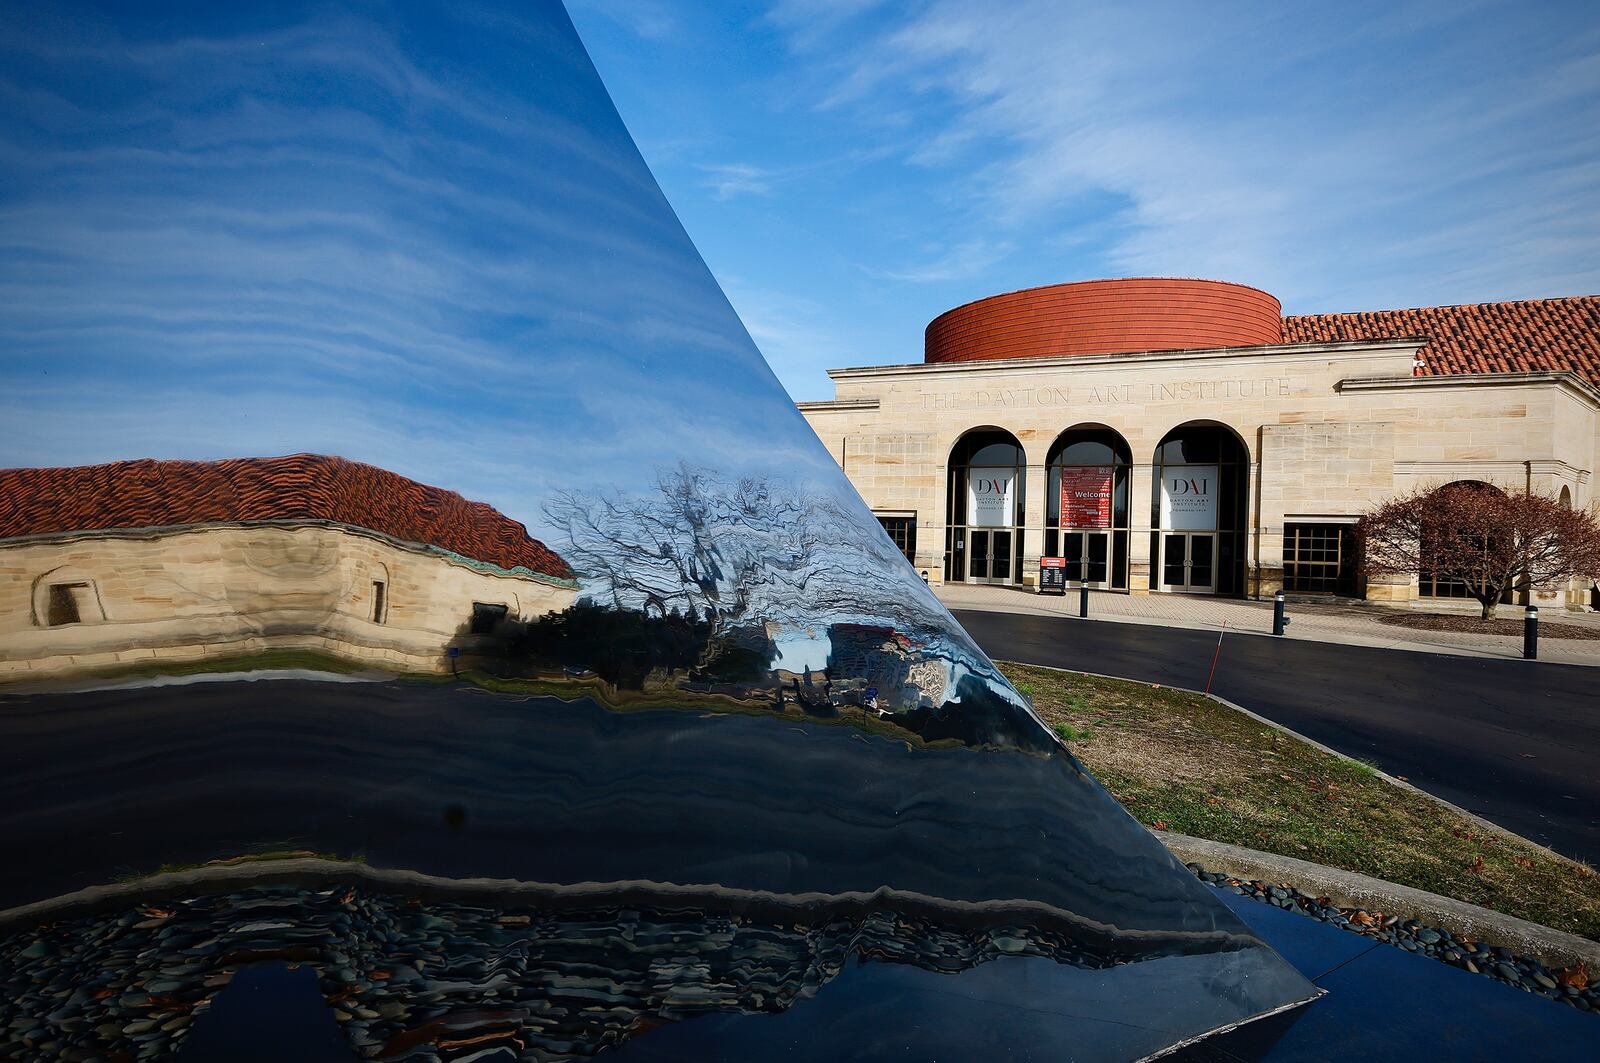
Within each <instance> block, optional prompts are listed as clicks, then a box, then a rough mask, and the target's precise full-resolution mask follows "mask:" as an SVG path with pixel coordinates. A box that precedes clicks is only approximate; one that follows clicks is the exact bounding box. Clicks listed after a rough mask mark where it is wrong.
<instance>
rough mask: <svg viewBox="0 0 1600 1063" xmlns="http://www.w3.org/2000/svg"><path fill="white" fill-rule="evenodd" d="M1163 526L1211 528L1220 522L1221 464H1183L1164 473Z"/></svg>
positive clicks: (1177, 529)
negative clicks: (1219, 481)
mask: <svg viewBox="0 0 1600 1063" xmlns="http://www.w3.org/2000/svg"><path fill="white" fill-rule="evenodd" d="M1161 526H1162V527H1163V528H1171V529H1172V530H1174V531H1211V530H1212V529H1214V528H1215V527H1216V526H1217V467H1216V466H1215V465H1183V466H1179V467H1178V468H1175V469H1166V470H1164V471H1163V473H1162V476H1161Z"/></svg>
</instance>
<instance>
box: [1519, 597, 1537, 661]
mask: <svg viewBox="0 0 1600 1063" xmlns="http://www.w3.org/2000/svg"><path fill="white" fill-rule="evenodd" d="M1522 659H1523V660H1525V661H1537V660H1538V659H1539V607H1538V606H1537V605H1530V606H1528V613H1527V616H1526V617H1524V618H1523V621H1522Z"/></svg>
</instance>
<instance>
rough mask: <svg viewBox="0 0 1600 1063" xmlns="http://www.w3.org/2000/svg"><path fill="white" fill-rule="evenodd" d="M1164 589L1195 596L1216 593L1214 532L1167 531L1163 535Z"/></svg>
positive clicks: (1215, 540) (1162, 577)
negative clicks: (1186, 592)
mask: <svg viewBox="0 0 1600 1063" xmlns="http://www.w3.org/2000/svg"><path fill="white" fill-rule="evenodd" d="M1161 589H1162V590H1164V591H1188V592H1190V593H1194V594H1211V593H1213V592H1215V591H1216V589H1217V536H1216V533H1215V532H1199V533H1196V532H1166V533H1164V534H1163V535H1162V536H1161Z"/></svg>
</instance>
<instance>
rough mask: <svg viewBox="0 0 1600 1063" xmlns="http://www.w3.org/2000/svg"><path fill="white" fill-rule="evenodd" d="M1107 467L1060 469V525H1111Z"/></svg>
mask: <svg viewBox="0 0 1600 1063" xmlns="http://www.w3.org/2000/svg"><path fill="white" fill-rule="evenodd" d="M1111 474H1112V469H1111V467H1110V466H1088V467H1084V468H1076V469H1074V468H1066V469H1062V470H1061V527H1063V528H1109V527H1111Z"/></svg>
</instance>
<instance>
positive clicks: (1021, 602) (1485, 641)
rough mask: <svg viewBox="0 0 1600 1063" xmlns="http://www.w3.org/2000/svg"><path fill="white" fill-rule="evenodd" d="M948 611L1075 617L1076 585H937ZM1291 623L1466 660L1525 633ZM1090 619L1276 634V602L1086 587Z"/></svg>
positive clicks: (1585, 616) (1311, 609)
mask: <svg viewBox="0 0 1600 1063" xmlns="http://www.w3.org/2000/svg"><path fill="white" fill-rule="evenodd" d="M934 592H935V593H936V594H937V595H938V597H939V600H940V601H942V602H944V604H945V605H946V606H947V607H948V608H950V609H984V610H989V611H992V612H1006V613H1025V614H1033V615H1038V616H1068V617H1074V618H1075V617H1077V615H1078V598H1079V595H1078V588H1077V586H1076V584H1072V583H1070V582H1069V585H1068V588H1067V593H1066V594H1065V595H1042V594H1038V593H1036V592H1034V591H1033V590H1032V589H1031V588H1025V587H999V586H975V585H971V584H962V583H946V584H942V585H939V586H936V587H935V588H934ZM1288 612H1289V617H1290V619H1291V621H1292V622H1291V623H1290V625H1289V629H1288V631H1287V632H1286V633H1285V635H1284V637H1285V638H1291V639H1300V640H1302V641H1310V642H1333V643H1339V644H1341V645H1346V646H1379V647H1384V648H1387V649H1397V650H1415V651H1419V652H1423V653H1452V654H1460V655H1464V656H1469V657H1499V658H1520V657H1521V656H1522V636H1521V635H1520V634H1517V635H1488V634H1478V633H1475V632H1462V631H1421V630H1415V629H1412V628H1404V627H1397V626H1395V625H1393V624H1386V623H1383V622H1382V620H1381V617H1383V616H1388V615H1393V612H1392V611H1391V610H1388V609H1385V608H1384V607H1383V606H1376V605H1366V604H1361V603H1350V602H1333V601H1330V602H1306V601H1291V602H1290V603H1289V606H1288ZM1540 612H1541V620H1542V621H1543V622H1544V623H1546V624H1549V623H1557V624H1573V625H1582V626H1585V627H1591V628H1593V629H1595V631H1596V632H1597V633H1600V614H1596V613H1579V612H1571V611H1567V610H1559V609H1542V610H1540ZM1498 615H1499V616H1501V617H1509V618H1514V619H1516V620H1519V621H1520V620H1521V618H1522V607H1521V606H1506V605H1503V606H1501V607H1500V611H1499V614H1498ZM1089 618H1090V619H1091V620H1102V621H1109V622H1112V623H1119V624H1153V625H1156V626H1158V627H1176V628H1189V629H1193V630H1202V631H1218V630H1222V629H1223V628H1226V629H1227V630H1228V631H1229V632H1237V633H1239V634H1255V635H1266V636H1269V637H1270V636H1271V634H1272V600H1271V599H1263V600H1246V599H1239V598H1219V597H1214V596H1210V595H1188V594H1147V595H1129V594H1119V593H1116V592H1112V591H1095V590H1091V591H1090V592H1089ZM1539 660H1540V661H1549V662H1554V663H1557V664H1583V665H1600V639H1594V640H1588V639H1557V638H1551V637H1548V635H1546V634H1544V633H1541V637H1540V639H1539Z"/></svg>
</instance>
